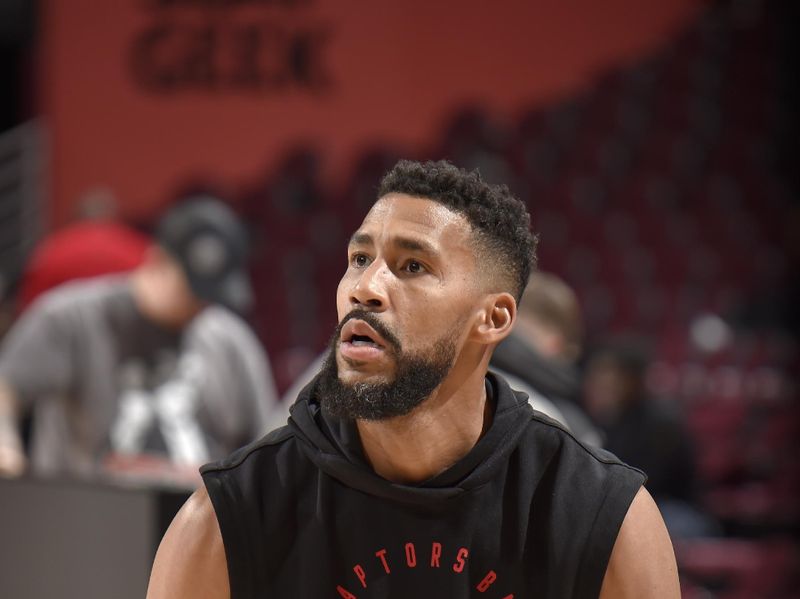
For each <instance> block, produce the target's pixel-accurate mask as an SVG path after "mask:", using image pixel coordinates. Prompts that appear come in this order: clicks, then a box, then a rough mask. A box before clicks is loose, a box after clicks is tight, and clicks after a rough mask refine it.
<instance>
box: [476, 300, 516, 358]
mask: <svg viewBox="0 0 800 599" xmlns="http://www.w3.org/2000/svg"><path fill="white" fill-rule="evenodd" d="M516 320H517V301H516V300H515V299H514V296H513V295H511V294H510V293H507V292H503V293H493V294H491V295H490V296H488V297H487V298H486V303H485V305H484V308H483V309H482V310H481V314H480V321H479V322H478V326H477V327H475V330H474V332H473V338H474V339H475V340H476V341H478V342H479V343H482V344H484V345H495V344H497V343H500V342H501V341H502V340H503V339H505V338H506V337H508V335H509V334H510V333H511V328H512V327H513V326H514V322H515V321H516Z"/></svg>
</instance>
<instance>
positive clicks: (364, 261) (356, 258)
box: [350, 254, 369, 268]
mask: <svg viewBox="0 0 800 599" xmlns="http://www.w3.org/2000/svg"><path fill="white" fill-rule="evenodd" d="M350 263H351V264H352V265H353V266H355V267H356V268H364V267H365V266H368V265H369V258H368V257H367V256H366V255H364V254H354V255H353V257H352V258H350Z"/></svg>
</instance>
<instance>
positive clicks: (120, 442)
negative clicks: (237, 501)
mask: <svg viewBox="0 0 800 599" xmlns="http://www.w3.org/2000/svg"><path fill="white" fill-rule="evenodd" d="M245 233H246V231H245V229H244V227H243V225H242V224H241V222H240V221H239V220H238V219H237V217H236V216H235V215H234V213H233V212H232V211H231V210H230V209H229V208H228V207H227V206H226V205H225V204H224V203H222V202H221V201H219V200H216V199H214V198H210V197H194V198H191V199H189V200H187V201H184V202H181V203H179V204H177V205H176V206H175V207H173V208H172V209H170V210H169V211H168V212H167V214H166V215H165V216H164V217H163V218H162V219H161V220H160V221H159V223H158V226H157V229H156V233H155V240H154V243H153V244H152V245H151V246H150V248H149V249H148V250H147V252H146V254H145V257H144V260H143V261H142V263H141V264H140V265H139V266H138V267H136V268H135V269H134V270H133V271H131V272H130V273H126V274H118V275H111V276H101V277H96V278H92V279H89V280H80V281H73V282H69V283H67V284H65V285H62V286H59V287H57V288H55V289H54V290H52V291H49V292H47V293H45V294H44V295H42V296H40V297H39V298H38V299H37V300H36V301H35V302H34V303H33V304H32V305H31V306H30V307H29V308H28V309H27V310H26V312H25V313H24V314H23V316H22V317H21V318H20V320H19V321H18V322H17V323H15V325H14V326H13V327H12V329H11V330H10V331H9V333H8V334H7V336H6V338H5V339H4V343H3V346H2V350H0V474H5V475H15V474H20V473H22V472H23V471H25V470H26V469H27V470H30V471H32V472H33V473H36V474H40V475H68V476H86V477H92V476H96V475H100V474H108V473H116V474H126V475H131V474H135V475H137V476H142V477H144V478H148V479H150V478H156V479H159V480H162V479H170V480H183V481H189V480H192V479H194V478H195V476H196V475H195V472H196V468H197V466H198V465H199V464H202V463H204V462H207V461H208V460H209V459H215V458H216V457H221V456H224V455H226V454H228V453H229V452H230V451H232V450H233V449H235V448H237V447H239V446H241V445H243V444H245V443H247V442H249V441H251V440H253V439H254V438H257V437H258V436H260V435H262V434H263V433H264V432H266V431H267V430H268V428H269V422H270V414H271V412H272V410H273V408H274V406H275V404H276V397H277V395H276V391H275V386H274V382H273V379H272V374H271V372H270V368H269V364H268V362H267V359H266V355H265V354H264V352H263V349H262V348H261V345H260V344H259V342H258V340H257V339H256V338H255V336H254V335H253V333H252V332H251V330H250V328H249V327H248V326H247V324H246V323H245V322H244V320H242V318H241V317H240V316H238V315H237V314H236V312H244V311H245V310H247V309H248V307H249V304H250V302H251V300H252V296H251V292H250V286H249V281H248V278H247V274H246V258H247V246H246V234H245ZM23 408H32V409H33V413H34V430H33V433H32V438H31V441H30V448H29V452H28V455H26V453H25V452H23V450H22V445H21V443H20V439H19V434H18V430H17V426H16V422H15V417H16V414H18V413H19V411H20V410H21V409H23Z"/></svg>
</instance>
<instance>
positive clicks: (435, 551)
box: [431, 541, 442, 568]
mask: <svg viewBox="0 0 800 599" xmlns="http://www.w3.org/2000/svg"><path fill="white" fill-rule="evenodd" d="M440 557H442V544H441V543H437V542H436V541H434V542H433V545H431V568H438V567H439V558H440Z"/></svg>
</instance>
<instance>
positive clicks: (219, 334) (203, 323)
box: [189, 305, 256, 343]
mask: <svg viewBox="0 0 800 599" xmlns="http://www.w3.org/2000/svg"><path fill="white" fill-rule="evenodd" d="M189 333H190V334H194V335H198V336H213V337H215V338H226V339H231V340H234V341H243V342H245V343H252V342H255V341H256V336H255V333H254V332H253V330H252V329H251V328H250V325H248V324H247V322H245V320H244V319H243V318H242V317H240V316H239V315H237V314H235V313H234V312H231V311H230V310H228V309H227V308H223V307H222V306H216V305H211V306H208V307H207V308H205V309H204V310H203V311H202V312H200V314H198V315H197V316H196V317H195V318H194V320H193V321H192V323H191V325H190V327H189Z"/></svg>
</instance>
